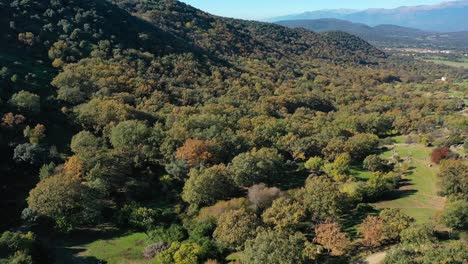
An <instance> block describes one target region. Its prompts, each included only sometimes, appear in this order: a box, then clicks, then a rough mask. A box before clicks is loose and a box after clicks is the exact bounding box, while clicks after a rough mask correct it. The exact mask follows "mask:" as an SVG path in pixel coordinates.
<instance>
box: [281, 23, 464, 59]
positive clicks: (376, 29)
mask: <svg viewBox="0 0 468 264" xmlns="http://www.w3.org/2000/svg"><path fill="white" fill-rule="evenodd" d="M276 23H277V24H279V25H283V26H286V27H291V28H305V29H308V30H312V31H315V32H329V31H343V32H347V33H350V34H354V35H356V36H359V37H360V38H362V39H364V40H366V41H368V42H370V43H371V44H373V45H375V46H377V47H380V48H428V49H438V50H459V51H467V43H468V37H467V34H466V33H467V31H460V32H447V33H438V32H428V31H424V30H420V29H416V28H409V27H403V26H398V25H388V24H382V25H377V26H368V25H366V24H363V23H354V22H350V21H347V20H341V19H336V18H328V19H327V18H324V19H310V20H285V21H278V22H276Z"/></svg>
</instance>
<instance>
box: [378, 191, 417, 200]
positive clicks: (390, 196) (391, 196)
mask: <svg viewBox="0 0 468 264" xmlns="http://www.w3.org/2000/svg"><path fill="white" fill-rule="evenodd" d="M417 192H418V191H417V190H394V191H391V192H388V193H387V194H386V195H385V196H384V197H382V199H380V201H381V202H385V201H392V200H396V199H400V198H405V197H408V196H411V195H413V194H415V193H417Z"/></svg>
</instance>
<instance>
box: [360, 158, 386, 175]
mask: <svg viewBox="0 0 468 264" xmlns="http://www.w3.org/2000/svg"><path fill="white" fill-rule="evenodd" d="M362 166H363V167H364V169H367V170H370V171H373V172H375V171H385V169H386V162H385V160H384V159H382V158H381V157H380V156H379V155H369V156H367V157H366V158H365V159H364V162H363V164H362Z"/></svg>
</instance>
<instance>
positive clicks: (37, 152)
mask: <svg viewBox="0 0 468 264" xmlns="http://www.w3.org/2000/svg"><path fill="white" fill-rule="evenodd" d="M48 154H49V153H48V151H47V149H45V148H44V147H42V146H41V145H39V144H30V143H25V144H20V145H18V146H16V148H15V150H14V152H13V159H14V160H15V161H17V162H24V163H29V164H31V165H41V164H43V163H44V162H45V161H46V160H47V157H48Z"/></svg>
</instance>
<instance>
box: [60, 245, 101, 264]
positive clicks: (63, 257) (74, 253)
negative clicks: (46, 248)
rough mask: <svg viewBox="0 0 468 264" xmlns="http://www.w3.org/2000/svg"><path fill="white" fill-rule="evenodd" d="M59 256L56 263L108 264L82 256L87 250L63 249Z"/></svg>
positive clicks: (94, 258)
mask: <svg viewBox="0 0 468 264" xmlns="http://www.w3.org/2000/svg"><path fill="white" fill-rule="evenodd" d="M57 250H59V251H60V252H59V254H60V255H59V256H56V259H55V263H73V264H106V263H107V261H105V260H102V259H98V258H96V257H90V256H80V253H82V252H84V251H85V249H81V248H61V249H57Z"/></svg>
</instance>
